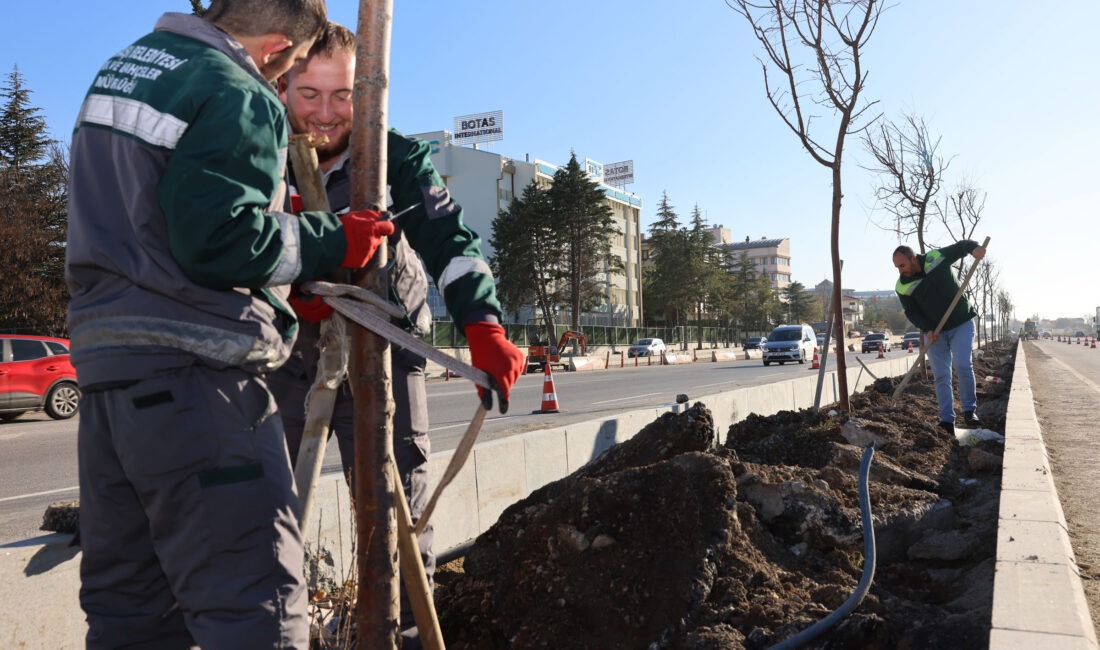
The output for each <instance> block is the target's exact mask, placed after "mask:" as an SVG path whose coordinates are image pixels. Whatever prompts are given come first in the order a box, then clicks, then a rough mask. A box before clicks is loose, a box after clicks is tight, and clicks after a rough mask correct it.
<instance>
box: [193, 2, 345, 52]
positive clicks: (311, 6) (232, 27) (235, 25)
mask: <svg viewBox="0 0 1100 650" xmlns="http://www.w3.org/2000/svg"><path fill="white" fill-rule="evenodd" d="M202 17H203V19H204V20H208V21H210V22H212V23H214V24H215V25H217V26H218V27H220V28H222V29H224V30H225V31H227V32H229V33H231V34H235V35H237V36H264V35H265V34H282V35H284V36H286V37H287V38H288V39H290V40H291V41H293V42H294V43H304V42H305V41H309V40H312V39H314V38H317V35H318V34H320V33H321V30H322V29H323V28H324V26H325V24H326V23H327V22H328V9H327V8H326V6H325V0H211V2H210V8H209V9H207V10H206V13H204V14H203V16H202Z"/></svg>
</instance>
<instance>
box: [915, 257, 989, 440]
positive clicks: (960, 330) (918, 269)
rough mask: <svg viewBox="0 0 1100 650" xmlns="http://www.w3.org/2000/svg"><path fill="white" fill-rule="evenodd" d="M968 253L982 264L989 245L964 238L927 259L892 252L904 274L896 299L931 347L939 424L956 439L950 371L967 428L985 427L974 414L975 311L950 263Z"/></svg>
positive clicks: (924, 341)
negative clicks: (955, 384)
mask: <svg viewBox="0 0 1100 650" xmlns="http://www.w3.org/2000/svg"><path fill="white" fill-rule="evenodd" d="M987 241H988V240H987ZM968 253H969V254H970V255H973V256H974V258H975V259H976V260H981V259H982V258H983V257H985V246H982V245H979V244H978V242H975V241H971V240H969V239H964V240H962V241H959V242H956V243H954V244H952V245H950V246H947V247H945V248H940V249H936V250H932V251H929V252H928V253H925V254H924V255H917V254H915V253H914V252H913V249H912V248H909V247H908V246H898V247H897V248H896V249H894V267H896V268H897V270H898V272H899V273H900V274H901V275H900V277H898V281H897V286H896V290H897V293H898V298H900V300H901V306H902V308H903V309H904V310H905V316H906V317H907V318H908V319H909V321H910V322H911V323H913V324H914V325H916V326H917V327H918V328H920V330H921V333H922V345H923V346H927V353H928V361H929V363H930V364H931V366H932V375H933V377H934V380H935V386H936V402H937V403H938V404H939V409H940V413H939V416H940V423H939V426H940V428H941V429H943V430H944V431H947V432H948V433H950V434H952V435H954V433H955V400H954V397H953V394H952V390H951V375H952V372H951V371H952V369H954V371H955V374H957V375H958V377H959V401H960V402H962V408H963V422H964V423H965V424H966V426H967V427H968V428H978V427H980V426H981V424H982V423H981V421H980V420H979V419H978V416H977V415H976V414H975V413H974V411H975V409H977V406H978V396H977V389H976V386H975V381H974V362H973V359H972V357H971V349H972V347H973V344H974V317H975V316H977V312H975V311H974V309H973V308H971V306H970V303H968V302H967V300H966V296H965V295H963V292H962V290H961V289H960V287H959V282H958V280H956V279H955V274H954V273H953V272H952V270H951V265H952V264H953V263H955V262H956V261H958V260H960V259H962V258H963V257H965V256H966V255H967V254H968ZM975 264H977V262H975ZM968 279H969V276H968Z"/></svg>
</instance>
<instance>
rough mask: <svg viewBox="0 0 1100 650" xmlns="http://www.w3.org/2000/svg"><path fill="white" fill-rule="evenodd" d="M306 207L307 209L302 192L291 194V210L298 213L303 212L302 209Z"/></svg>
mask: <svg viewBox="0 0 1100 650" xmlns="http://www.w3.org/2000/svg"><path fill="white" fill-rule="evenodd" d="M305 209H306V206H305V204H303V203H302V195H301V194H291V195H290V211H291V212H293V213H294V214H298V213H299V212H301V211H302V210H305Z"/></svg>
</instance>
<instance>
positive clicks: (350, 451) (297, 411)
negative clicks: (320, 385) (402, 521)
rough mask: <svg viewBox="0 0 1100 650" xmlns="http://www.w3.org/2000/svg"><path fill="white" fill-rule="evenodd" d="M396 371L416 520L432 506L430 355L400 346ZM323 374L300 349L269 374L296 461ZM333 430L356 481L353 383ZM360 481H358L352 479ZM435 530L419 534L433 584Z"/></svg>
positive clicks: (406, 475)
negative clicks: (314, 388)
mask: <svg viewBox="0 0 1100 650" xmlns="http://www.w3.org/2000/svg"><path fill="white" fill-rule="evenodd" d="M390 372H391V375H392V381H393V401H394V407H395V409H396V410H395V412H394V416H393V455H394V460H396V461H397V471H398V474H399V475H400V476H401V484H402V485H403V486H404V489H405V498H406V499H407V500H408V502H409V514H410V516H411V517H412V520H413V523H414V524H415V523H416V522H417V521H418V520H419V519H420V515H421V513H423V512H424V507H425V506H427V505H428V498H429V497H430V496H431V495H430V493H429V492H428V456H429V455H430V454H431V440H430V439H429V438H428V396H427V390H426V389H425V386H424V359H423V358H422V357H418V356H416V355H414V354H412V353H411V352H408V351H407V350H403V349H401V348H398V347H396V346H394V347H393V348H392V351H391V371H390ZM316 374H317V362H316V356H315V355H313V354H304V355H303V354H297V353H296V354H294V355H292V356H291V358H290V360H289V361H287V362H286V364H285V365H283V367H282V368H279V369H278V370H277V371H275V372H274V373H271V374H270V375H268V382H269V383H270V385H271V392H272V394H273V395H274V396H275V401H276V402H277V403H278V404H279V413H280V415H282V418H283V427H284V428H285V430H286V442H287V448H288V449H289V451H290V457H291V459H292V462H293V461H295V460H297V458H298V447H299V446H301V444H302V432H303V431H304V429H305V421H306V417H305V403H306V395H307V394H308V393H309V388H310V386H311V385H313V378H314V377H315V376H316ZM330 430H331V432H332V433H333V434H335V435H336V441H337V444H339V446H340V460H341V462H342V464H343V466H344V476H346V477H349V483H350V482H351V480H352V479H351V478H350V477H351V476H352V468H353V467H354V465H355V414H354V403H353V401H352V397H351V390H350V388H349V386H348V382H347V381H345V382H344V383H343V384H341V385H340V388H339V389H338V392H337V395H336V404H335V406H334V408H333V413H332V423H331V428H330ZM351 484H352V485H354V484H353V483H351ZM433 531H434V529H433V528H432V524H431V522H429V523H428V526H427V528H426V529H425V531H424V533H423V534H422V535H420V537H419V538H418V540H417V541H418V543H419V545H420V557H421V559H422V560H423V562H424V570H425V572H426V573H427V574H428V582H429V584H431V582H432V576H433V575H434V574H435V554H434V553H433V552H432V537H433ZM401 587H402V588H401V592H402V593H401V620H402V627H409V626H411V625H412V610H411V609H410V607H409V606H408V602H407V600H406V598H405V593H404V583H402V585H401Z"/></svg>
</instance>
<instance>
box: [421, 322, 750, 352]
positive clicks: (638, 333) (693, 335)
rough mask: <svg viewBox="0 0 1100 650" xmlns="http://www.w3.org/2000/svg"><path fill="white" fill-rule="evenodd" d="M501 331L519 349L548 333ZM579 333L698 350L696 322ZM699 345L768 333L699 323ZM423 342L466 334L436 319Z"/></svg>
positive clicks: (517, 327) (453, 342) (451, 343)
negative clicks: (651, 341) (654, 340)
mask: <svg viewBox="0 0 1100 650" xmlns="http://www.w3.org/2000/svg"><path fill="white" fill-rule="evenodd" d="M503 325H504V331H505V333H506V335H507V336H508V340H509V341H511V342H512V343H515V344H516V346H518V347H519V348H521V349H522V348H525V347H526V346H528V345H531V344H532V343H535V342H536V341H540V340H543V341H544V340H546V339H547V338H548V337H549V332H548V331H547V330H546V329H545V328H540V329H539V330H535V329H533V328H531V327H530V326H528V325H524V324H522V323H504V324H503ZM569 329H570V327H569V324H568V323H558V324H557V328H556V331H557V335H558V337H561V335H562V333H563V332H565V331H567V330H569ZM581 333H582V334H585V335H586V336H587V337H588V345H589V347H593V346H611V347H617V346H629V345H630V344H631V343H634V342H635V341H637V340H638V339H644V338H659V339H661V340H663V341H664V342H665V344H666V345H667V346H668V347H669V348H670V349H680V350H693V349H698V348H699V347H700V345H699V339H700V327H699V325H698V324H697V323H690V324H687V325H677V326H671V327H622V326H615V325H596V326H585V327H582V328H581ZM701 333H702V346H701V347H702V348H709V349H715V348H731V347H740V346H741V343H742V342H743V341H744V340H745V339H746V338H747V337H749V336H762V335H766V334H767V332H762V333H757V332H752V331H745V330H739V329H737V328H734V327H730V326H721V325H715V324H709V325H708V324H706V323H704V324H703V326H702V332H701ZM423 340H424V341H425V342H426V343H430V344H431V345H433V346H435V347H465V346H466V345H467V343H466V337H464V336H463V335H462V331H461V329H460V328H459V327H458V326H457V325H455V323H454V322H453V321H450V320H437V321H433V322H432V331H431V332H429V333H428V334H427V335H426V336H424V337H423Z"/></svg>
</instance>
